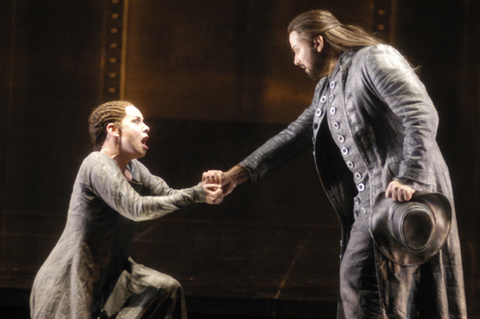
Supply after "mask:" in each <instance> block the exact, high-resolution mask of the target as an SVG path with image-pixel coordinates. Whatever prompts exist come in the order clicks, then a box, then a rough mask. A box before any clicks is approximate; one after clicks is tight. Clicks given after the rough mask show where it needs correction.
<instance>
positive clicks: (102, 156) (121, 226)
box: [30, 101, 223, 319]
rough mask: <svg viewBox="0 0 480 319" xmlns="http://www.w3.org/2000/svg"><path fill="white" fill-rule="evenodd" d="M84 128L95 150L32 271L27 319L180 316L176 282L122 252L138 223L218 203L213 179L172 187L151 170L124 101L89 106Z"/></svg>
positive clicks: (134, 114)
mask: <svg viewBox="0 0 480 319" xmlns="http://www.w3.org/2000/svg"><path fill="white" fill-rule="evenodd" d="M89 129H90V135H91V137H92V142H93V144H94V148H95V151H94V152H92V153H91V154H90V155H88V156H87V158H85V160H84V161H83V163H82V165H81V167H80V170H79V172H78V174H77V178H76V180H75V184H74V186H73V192H72V196H71V199H70V206H69V209H68V219H67V224H66V226H65V230H64V231H63V234H62V236H61V237H60V239H59V241H58V243H57V244H56V246H55V247H54V249H53V251H52V252H51V253H50V256H49V257H48V258H47V260H46V261H45V263H44V264H43V266H42V267H41V268H40V270H39V272H38V273H37V276H36V277H35V281H34V284H33V288H32V294H31V297H30V313H31V317H32V319H67V318H69V319H93V318H95V319H97V318H117V319H136V318H162V319H186V318H187V311H186V308H185V298H184V294H183V289H182V287H181V286H180V284H179V283H178V281H177V280H175V279H174V278H172V277H170V276H169V275H167V274H163V273H160V272H158V271H155V270H153V269H150V268H148V267H145V266H143V265H141V264H137V263H136V262H134V261H133V260H132V259H131V258H130V257H129V253H128V250H129V248H130V245H131V243H132V240H133V237H134V234H135V229H136V226H137V224H138V222H141V221H146V220H151V219H155V218H160V217H162V216H165V215H167V214H169V213H172V212H174V211H177V210H179V209H182V208H184V207H187V206H189V205H191V204H195V203H208V204H219V203H220V202H221V201H222V199H223V194H222V190H221V185H220V184H218V183H217V184H207V183H205V182H203V183H201V184H199V185H196V186H193V187H191V188H185V189H172V188H170V187H169V186H168V185H167V184H166V183H165V181H164V180H163V179H161V178H160V177H157V176H154V175H152V174H151V173H150V172H149V170H148V169H147V168H146V167H145V166H144V165H143V164H141V163H140V162H139V161H138V160H137V159H139V158H142V157H144V156H145V154H146V152H147V149H148V147H147V140H148V133H149V130H150V129H149V127H148V126H147V125H146V124H145V123H144V121H143V116H142V113H141V112H140V111H139V110H138V109H137V108H136V107H135V106H133V105H132V104H131V103H129V102H125V101H112V102H107V103H104V104H102V105H100V106H99V107H97V108H96V109H95V110H94V111H93V112H92V114H91V115H90V118H89ZM212 173H214V172H206V173H204V176H203V180H204V181H205V180H206V177H208V176H209V174H212ZM208 179H209V180H215V178H211V177H210V178H208ZM152 253H153V252H152ZM156 253H159V254H160V253H161V252H156Z"/></svg>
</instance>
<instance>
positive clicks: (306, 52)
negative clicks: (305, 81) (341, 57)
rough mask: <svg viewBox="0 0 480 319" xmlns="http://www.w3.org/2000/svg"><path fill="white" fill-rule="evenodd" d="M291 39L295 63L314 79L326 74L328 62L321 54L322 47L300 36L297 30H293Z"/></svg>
mask: <svg viewBox="0 0 480 319" xmlns="http://www.w3.org/2000/svg"><path fill="white" fill-rule="evenodd" d="M289 39H290V46H291V47H292V50H293V52H294V53H295V58H294V60H293V63H294V64H295V65H298V66H299V67H301V68H302V69H304V70H305V72H306V73H307V75H308V76H309V77H310V78H311V79H312V80H318V79H319V78H320V77H321V76H323V75H325V70H326V67H327V63H326V61H325V58H324V57H323V55H322V54H321V51H322V47H318V46H313V45H312V43H311V42H310V41H308V40H306V39H303V38H301V37H299V35H298V33H297V31H292V32H291V33H290V37H289Z"/></svg>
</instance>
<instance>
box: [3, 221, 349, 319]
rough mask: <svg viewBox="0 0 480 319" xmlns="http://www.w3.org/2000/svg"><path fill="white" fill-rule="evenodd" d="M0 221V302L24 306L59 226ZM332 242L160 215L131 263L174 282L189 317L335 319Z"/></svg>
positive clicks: (335, 232) (316, 235) (260, 225)
mask: <svg viewBox="0 0 480 319" xmlns="http://www.w3.org/2000/svg"><path fill="white" fill-rule="evenodd" d="M5 218H6V219H8V224H9V226H10V229H9V231H7V233H6V237H4V238H5V239H6V240H4V241H3V247H2V255H3V256H2V258H1V268H0V296H1V298H0V300H1V301H0V303H1V304H2V305H3V306H15V307H26V306H27V305H28V296H29V291H30V287H31V285H32V282H33V279H34V276H35V274H36V272H37V270H38V269H39V267H40V266H41V264H42V263H43V261H44V260H45V258H46V255H47V254H48V252H49V251H50V250H51V248H52V247H53V246H54V244H55V243H56V241H57V240H58V238H59V236H60V234H61V231H62V230H63V226H64V223H65V220H64V217H63V216H59V215H58V214H54V213H51V214H50V213H38V212H12V213H8V214H6V217H5ZM4 222H5V221H4ZM12 225H13V226H12ZM27 230H28V231H27ZM339 238H340V231H339V229H336V228H335V227H331V226H330V227H325V226H324V227H322V225H320V224H315V223H309V224H290V223H280V222H278V223H275V222H272V223H264V222H258V221H257V222H245V221H231V220H211V219H191V218H186V217H184V216H167V217H165V218H162V219H159V220H155V221H148V222H143V223H140V224H139V228H138V230H137V236H136V238H135V241H134V243H133V246H132V247H131V256H132V257H133V259H134V260H135V261H136V262H138V263H141V264H144V265H146V266H148V267H151V268H154V269H156V270H159V271H161V272H164V273H167V274H169V275H171V276H172V277H174V278H176V279H177V280H178V281H179V282H180V283H181V284H182V286H183V288H184V290H185V293H186V297H187V308H188V310H189V313H192V314H195V315H222V316H228V315H231V316H234V315H235V316H253V317H267V318H269V317H278V318H334V317H335V313H336V300H337V291H338V289H337V285H338V262H339V260H338V255H339V249H340V248H339V244H338V243H339Z"/></svg>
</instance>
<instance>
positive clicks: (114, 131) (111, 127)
mask: <svg viewBox="0 0 480 319" xmlns="http://www.w3.org/2000/svg"><path fill="white" fill-rule="evenodd" d="M107 134H110V135H112V136H116V137H118V136H120V130H119V129H118V127H117V125H116V124H115V123H108V124H107Z"/></svg>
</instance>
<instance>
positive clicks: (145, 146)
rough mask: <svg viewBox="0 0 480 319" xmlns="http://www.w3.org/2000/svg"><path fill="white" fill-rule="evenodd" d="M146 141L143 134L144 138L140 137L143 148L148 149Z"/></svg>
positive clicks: (146, 137)
mask: <svg viewBox="0 0 480 319" xmlns="http://www.w3.org/2000/svg"><path fill="white" fill-rule="evenodd" d="M147 141H148V136H145V137H144V138H142V141H141V143H142V146H143V148H145V149H146V150H148V146H147Z"/></svg>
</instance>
